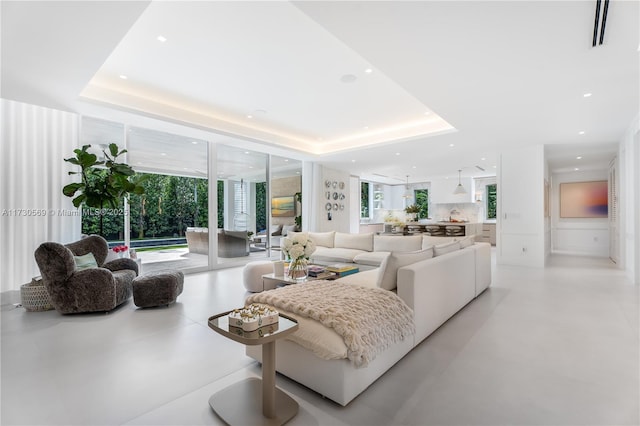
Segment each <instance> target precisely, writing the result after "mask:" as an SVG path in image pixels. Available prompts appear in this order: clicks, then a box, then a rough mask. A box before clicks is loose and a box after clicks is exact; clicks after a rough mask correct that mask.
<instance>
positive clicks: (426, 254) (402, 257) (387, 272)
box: [378, 247, 433, 290]
mask: <svg viewBox="0 0 640 426" xmlns="http://www.w3.org/2000/svg"><path fill="white" fill-rule="evenodd" d="M432 257H433V249H432V248H431V247H429V248H428V249H425V250H420V251H415V252H411V253H397V252H391V254H390V255H389V256H388V257H387V258H386V259H385V261H384V262H383V263H382V265H380V271H382V273H381V274H380V278H381V279H380V283H379V284H378V286H379V287H380V288H384V289H385V290H393V289H395V288H396V287H397V285H398V268H401V267H403V266H407V265H411V264H412V263H416V262H420V261H421V260H426V259H431V258H432Z"/></svg>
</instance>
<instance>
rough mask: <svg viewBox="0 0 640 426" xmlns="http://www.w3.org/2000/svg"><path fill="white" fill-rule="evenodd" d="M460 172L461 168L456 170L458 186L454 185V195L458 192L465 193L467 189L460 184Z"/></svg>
mask: <svg viewBox="0 0 640 426" xmlns="http://www.w3.org/2000/svg"><path fill="white" fill-rule="evenodd" d="M461 173H462V170H458V186H456V189H454V191H453V193H454V194H455V195H458V194H466V193H467V190H466V189H464V186H462V182H461V181H460V174H461Z"/></svg>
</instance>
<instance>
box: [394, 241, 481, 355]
mask: <svg viewBox="0 0 640 426" xmlns="http://www.w3.org/2000/svg"><path fill="white" fill-rule="evenodd" d="M398 238H401V237H398ZM475 273H476V272H475V253H474V252H473V251H472V250H457V251H455V252H452V253H448V254H445V255H442V256H436V257H434V258H431V259H426V260H422V261H420V262H416V263H413V264H411V265H407V266H403V267H401V268H399V269H398V296H400V298H402V300H404V301H405V302H406V303H407V305H409V307H410V308H411V309H413V312H414V317H415V323H416V334H415V342H414V343H415V344H416V345H417V344H418V343H420V342H421V341H422V340H424V339H425V338H426V337H427V336H429V335H430V334H431V333H433V331H435V330H436V329H437V328H438V327H440V326H441V325H442V324H443V323H444V322H445V321H446V320H448V319H449V318H450V317H451V316H453V315H454V314H455V313H456V312H458V311H459V310H460V309H462V308H463V307H464V306H465V305H466V304H467V303H469V302H470V301H471V300H473V298H474V297H475Z"/></svg>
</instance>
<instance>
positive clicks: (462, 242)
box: [459, 235, 475, 249]
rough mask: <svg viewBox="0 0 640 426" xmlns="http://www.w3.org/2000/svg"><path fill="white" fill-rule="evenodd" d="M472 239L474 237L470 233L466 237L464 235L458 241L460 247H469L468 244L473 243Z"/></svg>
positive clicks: (473, 239)
mask: <svg viewBox="0 0 640 426" xmlns="http://www.w3.org/2000/svg"><path fill="white" fill-rule="evenodd" d="M474 241H475V238H474V237H473V235H470V236H468V237H464V238H463V239H461V240H460V241H459V243H460V248H461V249H463V248H466V247H470V246H472V245H473V243H474Z"/></svg>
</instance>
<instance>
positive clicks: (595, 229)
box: [551, 170, 609, 257]
mask: <svg viewBox="0 0 640 426" xmlns="http://www.w3.org/2000/svg"><path fill="white" fill-rule="evenodd" d="M608 175H609V173H608V170H596V171H576V172H570V173H554V174H552V176H551V181H552V185H551V237H552V247H551V251H552V252H553V253H564V254H573V255H587V256H598V257H609V220H608V219H607V218H602V219H601V218H561V217H560V184H561V183H567V182H588V181H599V180H604V181H606V180H607V179H608V177H609V176H608Z"/></svg>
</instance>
